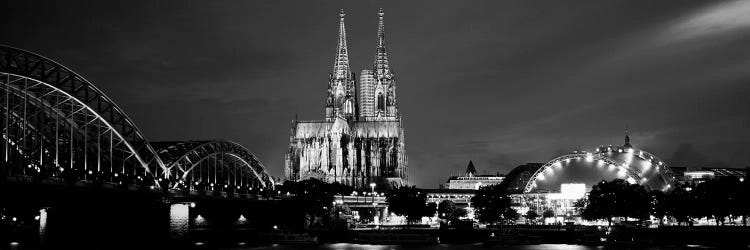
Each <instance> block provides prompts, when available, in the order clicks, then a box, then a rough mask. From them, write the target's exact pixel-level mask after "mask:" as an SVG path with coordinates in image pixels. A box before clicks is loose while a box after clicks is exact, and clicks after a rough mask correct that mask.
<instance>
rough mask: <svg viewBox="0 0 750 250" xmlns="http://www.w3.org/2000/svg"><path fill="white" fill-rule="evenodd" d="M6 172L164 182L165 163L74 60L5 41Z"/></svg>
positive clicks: (0, 75)
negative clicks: (71, 64)
mask: <svg viewBox="0 0 750 250" xmlns="http://www.w3.org/2000/svg"><path fill="white" fill-rule="evenodd" d="M0 106H1V107H2V117H0V128H1V129H2V131H3V133H2V139H3V140H2V142H0V154H1V156H0V161H2V163H3V164H2V165H3V168H2V174H3V178H4V179H5V178H8V177H17V178H21V179H38V180H43V179H48V180H55V179H57V180H66V179H69V180H84V181H94V182H111V183H120V184H128V185H132V184H140V185H151V186H157V187H158V186H159V183H157V182H155V181H154V176H157V175H161V174H163V169H164V164H163V163H162V162H161V160H160V159H159V157H158V156H157V154H156V152H155V151H154V150H153V148H152V147H151V145H150V144H149V143H148V140H146V138H144V136H143V134H142V133H141V132H140V130H139V129H138V128H137V127H136V126H135V125H134V123H133V122H132V120H131V119H130V118H129V117H128V116H127V115H126V114H125V113H124V112H123V111H122V109H120V108H119V107H118V106H117V105H116V104H115V103H114V102H113V101H112V100H111V99H110V98H109V97H108V96H106V95H105V94H104V93H103V92H102V91H100V90H99V89H98V88H96V87H95V86H94V85H93V84H91V83H90V82H89V81H87V80H86V79H84V78H83V77H81V76H80V75H78V74H77V73H75V72H73V71H71V70H69V69H68V68H66V67H64V66H62V65H60V64H58V63H56V62H54V61H52V60H50V59H47V58H44V57H42V56H39V55H36V54H34V53H31V52H27V51H24V50H20V49H16V48H11V47H6V46H0Z"/></svg>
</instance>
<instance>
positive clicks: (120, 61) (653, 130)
mask: <svg viewBox="0 0 750 250" xmlns="http://www.w3.org/2000/svg"><path fill="white" fill-rule="evenodd" d="M379 7H383V8H384V9H385V11H386V32H387V45H388V49H389V56H390V59H391V64H392V67H393V69H394V70H395V72H396V76H397V84H398V89H397V91H398V98H399V105H400V106H399V108H400V111H401V113H402V115H403V116H404V124H405V127H406V138H407V150H408V154H409V164H410V174H411V177H410V180H413V181H414V182H415V184H417V185H422V186H427V187H435V186H437V184H438V183H440V182H442V181H444V180H445V178H446V177H447V176H448V175H449V174H450V173H451V172H453V173H458V172H461V171H464V170H465V167H466V164H468V161H469V160H473V161H474V163H475V164H476V166H477V170H479V171H480V172H483V171H485V170H487V171H489V172H497V171H500V172H507V171H509V170H510V169H511V168H512V167H515V166H516V165H519V164H523V163H526V162H546V161H548V160H550V159H551V158H552V157H555V156H557V155H559V154H562V153H567V152H570V151H572V150H576V149H588V150H591V149H593V148H594V147H596V146H598V145H606V144H619V143H622V136H623V135H622V131H623V130H624V128H625V126H626V125H627V126H629V127H630V128H631V131H632V132H633V134H632V137H633V143H634V144H635V145H636V146H637V147H641V148H644V149H646V150H648V151H650V152H652V153H654V154H656V155H660V156H661V157H662V158H665V159H667V161H668V162H669V161H673V162H670V163H672V164H675V165H682V164H698V165H701V164H706V165H721V166H733V167H742V166H747V165H750V152H749V151H750V139H748V138H750V131H749V130H748V129H747V128H748V127H750V101H748V100H750V99H748V98H747V96H750V85H748V84H747V82H748V81H750V71H748V70H747V69H748V68H750V49H748V45H747V44H750V43H748V42H750V18H747V16H748V15H746V13H747V10H750V4H749V3H748V2H746V1H702V0H688V1H685V0H669V1H646V0H644V1H640V0H639V1H633V0H612V1H601V0H590V1H588V0H587V1H575V2H570V1H536V0H532V1H529V0H510V1H474V2H471V4H466V3H465V2H463V1H451V2H448V1H437V2H436V1H405V2H401V1H393V2H370V1H359V2H348V1H325V2H318V1H315V2H312V1H286V2H250V1H247V2H237V1H208V2H206V1H142V2H141V1H137V2H130V1H128V2H121V3H117V2H101V1H72V2H70V1H66V2H56V1H35V0H32V1H5V2H2V3H0V9H2V10H3V15H0V30H2V31H3V34H4V35H3V37H2V38H1V41H0V43H4V44H8V45H11V46H16V47H20V48H24V49H27V50H31V51H34V52H37V53H40V54H42V55H45V56H47V57H50V58H52V59H54V60H57V61H59V62H61V63H62V64H64V65H67V66H69V67H70V68H72V69H73V70H75V71H77V72H80V73H81V74H83V75H84V76H86V77H87V78H88V79H89V80H91V81H92V82H94V83H95V84H96V85H97V86H98V87H100V88H101V89H103V90H104V91H105V92H107V93H108V94H109V95H110V96H111V97H112V98H113V99H114V100H116V101H117V102H118V104H119V105H120V106H121V107H122V108H123V109H125V110H126V112H128V113H129V115H130V116H131V117H132V118H133V119H134V120H135V121H136V123H137V124H138V126H139V127H140V128H141V129H142V131H143V132H144V133H145V134H146V136H147V137H148V138H150V139H152V140H177V139H206V138H223V139H228V140H233V141H237V142H239V143H241V144H243V145H245V146H247V147H248V148H251V149H252V150H253V151H254V152H255V153H256V154H257V155H259V157H260V158H261V159H262V160H263V161H264V162H265V165H266V166H268V167H269V168H270V170H271V173H272V174H274V175H281V174H282V170H283V157H284V152H285V151H286V149H287V147H288V145H287V143H288V136H289V135H288V133H289V127H288V126H289V125H290V121H291V119H293V118H294V116H295V114H299V117H300V118H302V119H319V118H322V115H323V102H324V97H325V88H326V84H327V80H328V72H329V71H330V69H331V66H332V63H333V53H334V49H335V42H336V32H337V30H336V25H337V23H336V22H337V12H338V9H340V8H344V9H346V11H347V14H348V15H347V19H346V20H347V29H348V30H347V35H348V38H349V41H348V42H349V49H350V56H351V59H352V68H353V69H355V73H359V71H360V70H361V69H363V68H366V67H370V65H371V64H372V60H373V59H374V47H375V46H374V45H375V34H376V31H377V30H376V22H377V21H376V20H377V19H376V14H375V13H376V11H377V8H379ZM681 144H689V145H692V148H693V150H692V151H686V150H685V149H680V145H681ZM672 152H681V153H680V154H679V155H678V156H677V157H672V155H671V153H672ZM685 152H686V153H685ZM691 154H695V155H696V156H695V157H697V158H696V159H692V160H691V159H690V158H689V157H688V156H689V155H691Z"/></svg>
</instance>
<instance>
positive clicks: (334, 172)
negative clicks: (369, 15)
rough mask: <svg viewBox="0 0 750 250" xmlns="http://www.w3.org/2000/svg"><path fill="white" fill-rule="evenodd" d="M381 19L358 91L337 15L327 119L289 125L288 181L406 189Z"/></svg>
mask: <svg viewBox="0 0 750 250" xmlns="http://www.w3.org/2000/svg"><path fill="white" fill-rule="evenodd" d="M383 15H384V14H383V12H382V10H381V11H380V12H379V13H378V18H379V23H378V42H377V49H376V57H375V62H374V64H373V67H372V69H366V70H363V71H362V74H363V75H361V76H360V81H359V86H356V85H355V77H354V73H353V72H352V71H351V68H350V66H349V53H348V49H347V46H346V28H345V25H344V12H343V10H342V11H341V13H340V14H339V37H338V46H337V49H336V56H335V60H334V66H333V70H332V72H331V74H330V77H329V82H328V92H327V98H326V105H325V119H324V120H317V121H299V120H294V121H293V122H292V129H291V136H290V145H289V151H288V152H287V154H286V159H285V168H284V171H285V176H286V178H287V180H292V181H300V180H305V179H310V178H316V179H320V180H323V181H326V182H339V183H342V184H345V185H349V186H354V187H359V188H367V189H370V183H376V184H377V188H378V189H381V188H391V187H397V186H402V185H407V183H408V173H407V170H408V168H407V157H406V149H405V144H404V129H403V126H402V124H401V117H400V115H399V113H398V106H397V104H396V85H395V76H394V74H393V72H391V70H390V67H389V65H388V55H387V53H386V49H385V26H384V24H383ZM358 88H359V92H358V91H357V89H358ZM358 100H359V101H358Z"/></svg>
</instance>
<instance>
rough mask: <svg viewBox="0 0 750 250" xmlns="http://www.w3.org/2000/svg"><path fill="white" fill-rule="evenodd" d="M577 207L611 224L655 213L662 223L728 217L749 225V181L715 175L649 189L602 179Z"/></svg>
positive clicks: (722, 220) (589, 217) (588, 217)
mask: <svg viewBox="0 0 750 250" xmlns="http://www.w3.org/2000/svg"><path fill="white" fill-rule="evenodd" d="M576 207H577V208H578V212H579V213H580V215H581V217H582V218H583V219H586V220H607V221H608V222H609V223H610V224H611V223H612V220H613V218H625V220H628V219H629V218H632V219H635V220H645V219H648V218H649V217H650V216H653V217H654V218H657V219H659V223H660V225H662V224H663V223H664V219H673V220H674V221H676V222H678V223H679V224H682V223H685V224H687V225H692V223H693V220H694V219H697V218H709V219H713V220H714V221H715V222H716V224H717V225H720V224H721V225H723V224H724V223H725V221H726V220H727V219H730V220H735V219H737V218H742V221H743V224H744V225H747V217H748V216H750V181H743V180H741V179H739V178H731V177H726V178H716V179H710V180H707V181H704V182H701V183H698V184H683V185H678V186H676V187H674V188H673V189H671V190H669V191H667V192H662V191H660V190H652V191H647V190H646V189H645V188H644V187H643V186H641V185H638V184H630V183H628V182H626V181H624V180H620V179H616V180H612V181H602V182H600V183H598V184H596V185H594V186H593V187H592V189H591V192H590V193H589V195H588V197H586V198H583V199H581V200H579V201H578V202H577V203H576Z"/></svg>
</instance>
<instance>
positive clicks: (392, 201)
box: [386, 186, 437, 225]
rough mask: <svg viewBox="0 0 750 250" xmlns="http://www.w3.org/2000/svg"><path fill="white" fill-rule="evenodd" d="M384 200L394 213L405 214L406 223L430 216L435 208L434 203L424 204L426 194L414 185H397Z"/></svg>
mask: <svg viewBox="0 0 750 250" xmlns="http://www.w3.org/2000/svg"><path fill="white" fill-rule="evenodd" d="M386 201H387V202H388V208H389V209H390V210H391V211H393V213H394V214H397V215H400V216H406V221H407V225H409V224H411V223H412V222H416V221H419V220H421V219H422V217H424V216H432V215H434V214H435V211H436V210H437V208H436V205H435V203H431V204H429V205H428V204H425V203H426V202H427V194H426V193H424V192H421V191H420V190H419V189H418V188H416V187H414V186H411V187H406V186H404V187H399V188H398V189H395V190H392V191H391V192H388V194H387V195H386Z"/></svg>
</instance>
